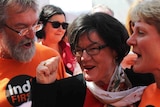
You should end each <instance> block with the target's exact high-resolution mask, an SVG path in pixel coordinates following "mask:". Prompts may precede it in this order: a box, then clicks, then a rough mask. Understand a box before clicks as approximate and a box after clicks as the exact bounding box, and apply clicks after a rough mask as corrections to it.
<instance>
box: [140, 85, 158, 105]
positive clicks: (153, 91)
mask: <svg viewBox="0 0 160 107" xmlns="http://www.w3.org/2000/svg"><path fill="white" fill-rule="evenodd" d="M147 105H152V106H153V107H160V89H158V88H157V84H156V83H153V84H151V85H149V86H148V87H147V88H146V89H145V91H144V93H143V95H142V99H141V102H140V105H139V107H147Z"/></svg>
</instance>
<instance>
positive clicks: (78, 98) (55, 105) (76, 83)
mask: <svg viewBox="0 0 160 107" xmlns="http://www.w3.org/2000/svg"><path fill="white" fill-rule="evenodd" d="M58 60H59V59H58V57H53V58H51V59H48V60H46V61H43V62H41V63H40V64H39V66H38V67H37V74H36V78H34V79H33V80H32V84H31V100H32V107H65V106H66V107H83V102H84V99H85V94H86V83H85V80H84V78H83V75H82V74H79V75H76V76H73V77H69V78H65V79H61V80H56V73H57V68H58V67H57V66H58ZM75 104H76V105H75Z"/></svg>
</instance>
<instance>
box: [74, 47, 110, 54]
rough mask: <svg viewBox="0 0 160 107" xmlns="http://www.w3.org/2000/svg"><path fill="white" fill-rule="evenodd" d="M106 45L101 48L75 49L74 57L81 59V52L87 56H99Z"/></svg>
mask: <svg viewBox="0 0 160 107" xmlns="http://www.w3.org/2000/svg"><path fill="white" fill-rule="evenodd" d="M107 46H108V45H101V46H94V47H93V46H92V47H88V48H85V49H76V50H75V51H74V54H75V56H76V57H81V56H82V54H83V52H84V51H86V52H87V54H88V55H91V56H92V55H97V54H99V52H100V50H101V49H103V48H105V47H107Z"/></svg>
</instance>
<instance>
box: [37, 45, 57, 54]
mask: <svg viewBox="0 0 160 107" xmlns="http://www.w3.org/2000/svg"><path fill="white" fill-rule="evenodd" d="M35 45H36V52H37V53H39V54H46V55H47V54H51V55H59V53H58V52H57V51H56V50H54V49H52V48H49V47H47V46H44V45H41V44H39V43H36V44H35Z"/></svg>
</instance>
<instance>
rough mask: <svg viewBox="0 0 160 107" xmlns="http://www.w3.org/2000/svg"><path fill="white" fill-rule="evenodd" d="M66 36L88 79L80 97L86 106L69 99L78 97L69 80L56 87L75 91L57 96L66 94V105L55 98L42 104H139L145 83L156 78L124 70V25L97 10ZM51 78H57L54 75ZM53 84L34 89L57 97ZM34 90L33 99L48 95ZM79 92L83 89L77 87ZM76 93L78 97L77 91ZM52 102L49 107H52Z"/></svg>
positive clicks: (100, 106)
mask: <svg viewBox="0 0 160 107" xmlns="http://www.w3.org/2000/svg"><path fill="white" fill-rule="evenodd" d="M67 35H68V37H69V43H70V45H71V49H72V52H73V54H74V55H75V56H76V59H77V61H78V62H79V64H80V66H81V68H82V72H83V76H84V79H85V80H86V86H87V89H85V90H86V92H85V94H84V93H82V94H81V98H82V97H83V98H84V99H79V100H80V101H83V100H84V102H81V103H82V105H83V106H80V105H81V104H79V105H76V104H75V105H74V104H73V105H72V104H71V103H72V102H70V101H68V100H70V99H68V96H71V98H72V99H73V100H71V101H74V100H76V98H77V97H75V98H74V96H72V94H73V93H74V95H75V96H76V93H75V92H76V90H74V89H75V86H73V87H72V88H71V87H69V86H70V84H69V83H66V84H65V85H59V86H57V87H58V88H59V87H64V86H66V87H67V86H68V88H67V90H72V91H71V92H70V93H67V94H64V93H65V92H66V91H67V90H65V89H64V90H63V89H61V91H62V90H63V91H64V92H63V91H62V92H60V94H57V97H58V98H59V97H61V96H63V100H64V101H63V100H62V98H61V102H65V103H63V104H64V105H63V104H58V103H56V102H52V100H45V101H44V102H41V103H43V104H46V105H47V104H51V105H52V103H53V104H54V103H56V104H57V105H58V107H63V106H65V104H68V105H71V106H73V107H104V106H121V107H122V106H128V105H136V104H135V103H137V101H139V100H140V98H141V94H142V92H143V90H144V89H145V87H146V86H145V85H148V84H150V83H152V82H153V81H154V80H153V78H152V75H150V74H138V73H134V72H133V71H132V69H123V68H122V67H121V66H120V63H121V61H122V60H123V58H124V57H125V56H126V55H127V54H128V52H129V50H130V47H129V46H128V45H127V43H126V41H127V39H128V38H129V35H128V33H127V30H126V29H125V27H124V26H123V24H121V23H120V22H119V21H118V20H117V19H115V18H114V17H112V16H110V15H108V14H105V13H98V12H97V13H93V14H85V15H80V16H79V17H77V18H76V19H75V20H74V21H73V22H72V23H71V24H70V25H69V27H68V31H67ZM113 41H114V42H113ZM42 71H43V72H45V70H42ZM46 72H47V71H46ZM77 77H78V76H77ZM46 78H47V77H46ZM70 78H72V77H70ZM73 78H75V77H73ZM52 79H53V80H54V78H52ZM52 79H51V80H52ZM79 79H80V77H79ZM146 80H148V81H146ZM62 81H64V80H62ZM45 83H47V82H45ZM48 83H49V82H48ZM71 83H74V82H71ZM52 85H53V86H55V85H54V84H49V85H48V86H47V85H46V84H45V85H44V86H43V85H41V87H37V86H36V84H34V85H33V89H34V88H35V87H36V89H38V91H39V92H42V93H43V92H46V93H47V94H49V96H50V97H49V98H48V96H47V98H48V99H52V96H55V93H54V92H52V91H53V89H54V88H55V87H54V88H51V86H52ZM76 86H78V84H77V85H76ZM79 86H81V84H79ZM44 87H45V88H44ZM47 87H48V88H47ZM49 87H50V88H49ZM84 88H86V87H83V88H81V90H84ZM33 91H34V92H32V93H33V94H34V99H33V101H34V100H36V101H38V100H41V98H42V99H43V97H44V96H45V95H44V96H41V95H40V94H38V93H36V90H33ZM77 91H78V92H81V91H79V90H78V89H77ZM46 93H45V94H46ZM77 96H79V94H78V93H77ZM54 101H55V100H54ZM58 101H59V100H57V102H58ZM41 103H40V104H41ZM38 104H39V103H38ZM137 104H138V103H137ZM51 105H48V107H53V106H51ZM71 106H70V107H71ZM136 106H137V105H136ZM44 107H47V106H44Z"/></svg>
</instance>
